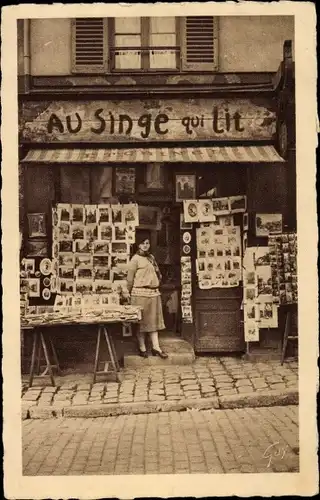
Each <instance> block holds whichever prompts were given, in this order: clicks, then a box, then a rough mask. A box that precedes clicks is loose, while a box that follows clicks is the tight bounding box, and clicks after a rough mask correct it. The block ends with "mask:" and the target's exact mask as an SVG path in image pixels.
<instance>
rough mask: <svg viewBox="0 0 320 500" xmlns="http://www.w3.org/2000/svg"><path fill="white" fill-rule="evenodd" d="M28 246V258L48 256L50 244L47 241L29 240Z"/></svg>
mask: <svg viewBox="0 0 320 500" xmlns="http://www.w3.org/2000/svg"><path fill="white" fill-rule="evenodd" d="M26 246H27V248H26V254H27V257H47V256H48V243H47V241H46V240H38V241H37V240H28V241H27V245H26Z"/></svg>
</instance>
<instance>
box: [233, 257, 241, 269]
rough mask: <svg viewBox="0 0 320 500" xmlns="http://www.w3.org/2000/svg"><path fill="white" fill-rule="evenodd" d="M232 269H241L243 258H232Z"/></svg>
mask: <svg viewBox="0 0 320 500" xmlns="http://www.w3.org/2000/svg"><path fill="white" fill-rule="evenodd" d="M232 269H234V270H235V271H238V270H239V271H241V269H242V264H241V258H240V257H239V258H233V259H232Z"/></svg>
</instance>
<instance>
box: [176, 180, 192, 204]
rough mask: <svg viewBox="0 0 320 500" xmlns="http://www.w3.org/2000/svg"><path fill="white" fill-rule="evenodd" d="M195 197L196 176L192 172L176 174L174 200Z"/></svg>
mask: <svg viewBox="0 0 320 500" xmlns="http://www.w3.org/2000/svg"><path fill="white" fill-rule="evenodd" d="M195 197H196V176H195V175H194V174H178V175H176V201H183V200H193V199H195Z"/></svg>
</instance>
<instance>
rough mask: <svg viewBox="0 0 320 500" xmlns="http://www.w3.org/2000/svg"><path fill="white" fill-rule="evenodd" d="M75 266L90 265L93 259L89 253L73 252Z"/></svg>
mask: <svg viewBox="0 0 320 500" xmlns="http://www.w3.org/2000/svg"><path fill="white" fill-rule="evenodd" d="M74 260H75V267H76V268H77V267H88V266H89V267H90V266H91V267H92V265H93V260H92V255H91V254H75V257H74Z"/></svg>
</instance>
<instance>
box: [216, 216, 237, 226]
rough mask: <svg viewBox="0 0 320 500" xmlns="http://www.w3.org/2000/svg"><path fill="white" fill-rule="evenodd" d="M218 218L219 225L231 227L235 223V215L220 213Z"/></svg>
mask: <svg viewBox="0 0 320 500" xmlns="http://www.w3.org/2000/svg"><path fill="white" fill-rule="evenodd" d="M217 220H218V222H219V225H220V226H222V227H230V226H233V225H234V220H233V215H220V216H219V217H218V218H217Z"/></svg>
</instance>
